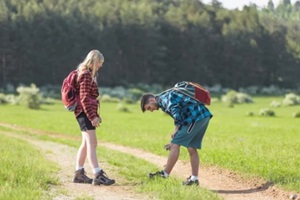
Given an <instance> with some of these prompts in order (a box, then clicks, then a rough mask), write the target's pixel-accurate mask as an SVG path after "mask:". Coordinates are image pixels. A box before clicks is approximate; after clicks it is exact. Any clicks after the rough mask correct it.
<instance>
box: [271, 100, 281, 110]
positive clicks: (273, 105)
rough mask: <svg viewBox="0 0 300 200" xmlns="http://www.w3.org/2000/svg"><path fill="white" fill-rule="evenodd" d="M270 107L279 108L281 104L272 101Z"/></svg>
mask: <svg viewBox="0 0 300 200" xmlns="http://www.w3.org/2000/svg"><path fill="white" fill-rule="evenodd" d="M270 106H271V107H275V108H278V107H280V106H281V103H280V102H278V101H275V100H273V101H272V102H271V103H270Z"/></svg>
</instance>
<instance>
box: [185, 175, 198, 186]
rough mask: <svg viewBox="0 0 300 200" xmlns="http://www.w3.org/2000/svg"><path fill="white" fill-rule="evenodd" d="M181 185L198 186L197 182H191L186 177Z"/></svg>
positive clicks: (189, 178)
mask: <svg viewBox="0 0 300 200" xmlns="http://www.w3.org/2000/svg"><path fill="white" fill-rule="evenodd" d="M182 185H197V186H198V185H199V180H194V181H192V180H191V177H188V178H187V179H186V181H185V182H182Z"/></svg>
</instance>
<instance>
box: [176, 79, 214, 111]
mask: <svg viewBox="0 0 300 200" xmlns="http://www.w3.org/2000/svg"><path fill="white" fill-rule="evenodd" d="M172 89H173V90H176V91H177V92H180V93H182V94H184V95H186V96H189V97H191V98H193V99H195V100H197V101H199V102H201V103H202V104H205V105H207V106H209V105H210V102H211V97H210V92H209V90H208V89H206V88H205V87H203V86H201V85H199V84H198V83H194V82H188V81H182V82H179V83H176V84H175V86H174V87H173V88H172Z"/></svg>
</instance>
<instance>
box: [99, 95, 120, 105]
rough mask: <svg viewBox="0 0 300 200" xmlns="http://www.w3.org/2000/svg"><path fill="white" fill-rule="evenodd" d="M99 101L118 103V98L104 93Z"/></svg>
mask: <svg viewBox="0 0 300 200" xmlns="http://www.w3.org/2000/svg"><path fill="white" fill-rule="evenodd" d="M100 98H101V102H109V103H118V102H120V99H118V98H116V97H111V96H109V95H108V94H104V95H102V96H101V97H100Z"/></svg>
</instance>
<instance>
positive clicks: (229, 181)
mask: <svg viewBox="0 0 300 200" xmlns="http://www.w3.org/2000/svg"><path fill="white" fill-rule="evenodd" d="M0 126H3V127H7V128H12V129H16V130H23V131H28V132H31V133H34V134H42V135H47V136H50V137H55V138H69V139H73V140H74V139H77V140H78V139H80V138H79V137H78V138H76V137H72V136H66V135H62V134H57V133H50V132H45V131H39V130H34V129H27V128H23V127H18V126H14V125H11V124H7V123H1V122H0ZM43 142H44V141H43ZM55 145H57V144H56V143H55ZM99 146H103V147H106V148H110V149H113V150H117V151H121V152H124V153H127V154H131V155H133V156H135V157H138V158H141V159H144V160H147V161H148V162H151V163H154V164H156V165H157V166H159V167H161V168H162V167H163V166H164V164H165V162H166V157H164V156H158V155H155V154H152V153H149V152H146V151H143V150H140V149H135V148H131V147H125V146H121V145H116V144H112V143H107V142H102V141H99ZM75 154H76V152H75V153H74V154H72V156H73V157H74V155H75ZM72 162H74V161H71V164H73V163H72ZM69 172H70V171H68V172H65V173H69ZM189 172H190V165H189V163H187V162H182V161H180V160H179V161H178V162H177V163H176V166H175V167H174V169H173V171H172V175H176V176H177V177H180V178H182V179H185V178H186V177H188V176H189V175H190V174H189ZM199 177H200V185H201V186H202V187H204V188H206V189H209V190H211V191H214V192H216V193H218V194H219V195H220V196H222V197H223V198H224V199H226V200H288V199H290V196H291V195H292V194H295V193H294V192H291V191H284V190H282V189H279V188H277V187H276V186H274V185H272V184H271V183H269V182H268V181H265V180H263V179H261V178H251V179H245V178H242V177H241V176H239V175H238V173H236V172H232V171H229V170H226V169H222V168H219V167H203V166H201V167H200V172H199ZM68 182H70V180H68ZM107 188H109V190H111V188H114V187H107ZM112 190H113V189H112ZM108 193H109V192H108ZM119 199H120V198H119ZM137 199H141V197H140V198H137ZM298 200H299V198H298Z"/></svg>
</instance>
